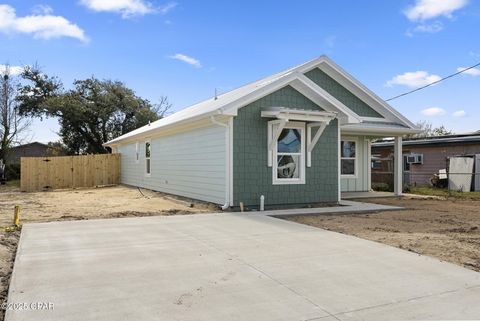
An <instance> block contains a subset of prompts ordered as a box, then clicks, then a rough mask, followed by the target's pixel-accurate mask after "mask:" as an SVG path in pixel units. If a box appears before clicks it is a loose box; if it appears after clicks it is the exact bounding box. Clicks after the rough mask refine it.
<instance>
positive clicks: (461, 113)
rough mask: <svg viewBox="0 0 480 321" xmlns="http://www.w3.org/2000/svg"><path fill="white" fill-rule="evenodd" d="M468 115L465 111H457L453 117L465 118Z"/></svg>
mask: <svg viewBox="0 0 480 321" xmlns="http://www.w3.org/2000/svg"><path fill="white" fill-rule="evenodd" d="M465 115H467V113H466V112H465V110H457V111H456V112H454V113H453V114H452V116H453V117H463V116H465Z"/></svg>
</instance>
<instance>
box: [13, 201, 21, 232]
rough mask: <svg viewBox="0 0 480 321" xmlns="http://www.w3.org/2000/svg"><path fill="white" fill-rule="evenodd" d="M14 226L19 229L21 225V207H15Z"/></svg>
mask: <svg viewBox="0 0 480 321" xmlns="http://www.w3.org/2000/svg"><path fill="white" fill-rule="evenodd" d="M13 224H14V225H15V226H16V227H18V226H19V225H20V206H19V205H15V207H14V208H13Z"/></svg>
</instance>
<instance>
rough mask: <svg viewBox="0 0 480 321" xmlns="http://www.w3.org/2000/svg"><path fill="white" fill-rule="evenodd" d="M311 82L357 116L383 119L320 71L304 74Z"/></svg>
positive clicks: (314, 70)
mask: <svg viewBox="0 0 480 321" xmlns="http://www.w3.org/2000/svg"><path fill="white" fill-rule="evenodd" d="M305 76H307V77H308V78H309V79H310V80H311V81H313V82H314V83H316V84H317V85H318V86H319V87H321V88H322V89H324V90H325V91H326V92H328V93H329V94H330V95H332V96H333V97H335V98H336V99H338V100H339V101H340V102H341V103H342V104H344V105H345V106H347V107H348V108H350V109H351V110H353V111H354V112H355V113H357V115H359V116H363V117H379V118H384V117H383V116H382V115H380V114H379V113H377V112H376V111H375V110H373V109H372V107H370V106H368V105H367V104H366V103H365V102H363V101H362V100H360V98H358V97H357V96H355V95H354V94H352V93H351V92H350V91H349V90H348V89H346V88H345V87H343V86H342V85H340V84H339V83H338V82H336V81H335V80H334V79H333V78H331V77H330V76H329V75H327V74H326V73H325V72H323V71H322V70H320V69H318V68H315V69H313V70H311V71H309V72H307V73H306V74H305Z"/></svg>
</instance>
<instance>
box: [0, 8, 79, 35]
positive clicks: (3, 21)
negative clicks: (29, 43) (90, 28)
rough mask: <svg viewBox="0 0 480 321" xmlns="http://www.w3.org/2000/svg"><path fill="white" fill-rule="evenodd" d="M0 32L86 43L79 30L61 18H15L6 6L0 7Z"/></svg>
mask: <svg viewBox="0 0 480 321" xmlns="http://www.w3.org/2000/svg"><path fill="white" fill-rule="evenodd" d="M0 32H3V33H6V34H11V33H25V34H31V35H33V38H35V39H52V38H60V37H71V38H76V39H79V40H81V41H83V42H87V41H88V38H87V36H86V35H85V32H84V31H83V30H82V29H81V28H79V27H78V26H77V25H76V24H74V23H71V22H70V21H68V20H67V19H65V18H64V17H62V16H54V15H51V14H33V15H30V16H25V17H17V15H16V13H15V9H14V8H13V7H11V6H9V5H6V4H2V5H0Z"/></svg>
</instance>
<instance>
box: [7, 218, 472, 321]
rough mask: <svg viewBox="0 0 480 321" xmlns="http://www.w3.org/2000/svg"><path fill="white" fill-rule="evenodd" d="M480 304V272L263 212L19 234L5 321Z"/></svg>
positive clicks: (287, 315) (395, 310) (396, 311)
mask: <svg viewBox="0 0 480 321" xmlns="http://www.w3.org/2000/svg"><path fill="white" fill-rule="evenodd" d="M32 302H40V303H43V304H42V305H34V306H33V307H32V306H31V303H32ZM479 302H480V273H477V272H474V271H470V270H467V269H464V268H461V267H458V266H455V265H452V264H449V263H444V262H440V261H439V260H436V259H433V258H429V257H424V256H420V255H416V254H414V253H410V252H407V251H402V250H400V249H396V248H393V247H389V246H386V245H382V244H378V243H374V242H370V241H366V240H362V239H358V238H355V237H351V236H347V235H343V234H338V233H333V232H329V231H325V230H321V229H317V228H313V227H309V226H304V225H299V224H296V223H292V222H288V221H283V220H279V219H275V218H271V217H267V216H263V215H245V214H212V215H210V214H208V215H189V216H170V217H162V216H160V217H144V218H124V219H110V220H91V221H77V222H56V223H42V224H29V225H26V226H24V228H23V231H22V236H21V240H20V245H19V250H18V254H17V260H16V262H15V269H14V273H13V278H12V282H11V287H10V296H9V303H12V304H13V303H15V304H17V308H18V306H21V307H23V308H22V309H21V310H9V311H7V315H6V320H7V321H17V320H58V321H60V320H62V321H68V320H82V321H87V320H115V321H117V320H135V321H141V320H156V321H158V320H167V321H172V320H182V321H186V320H191V321H199V320H219V321H227V320H239V321H246V320H262V321H264V320H288V321H291V320H363V319H365V320H399V319H402V320H408V319H417V320H438V319H450V320H451V319H458V320H460V319H463V320H465V319H469V320H470V319H480V304H479ZM38 308H43V309H41V310H39V309H38ZM48 308H50V309H48Z"/></svg>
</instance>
